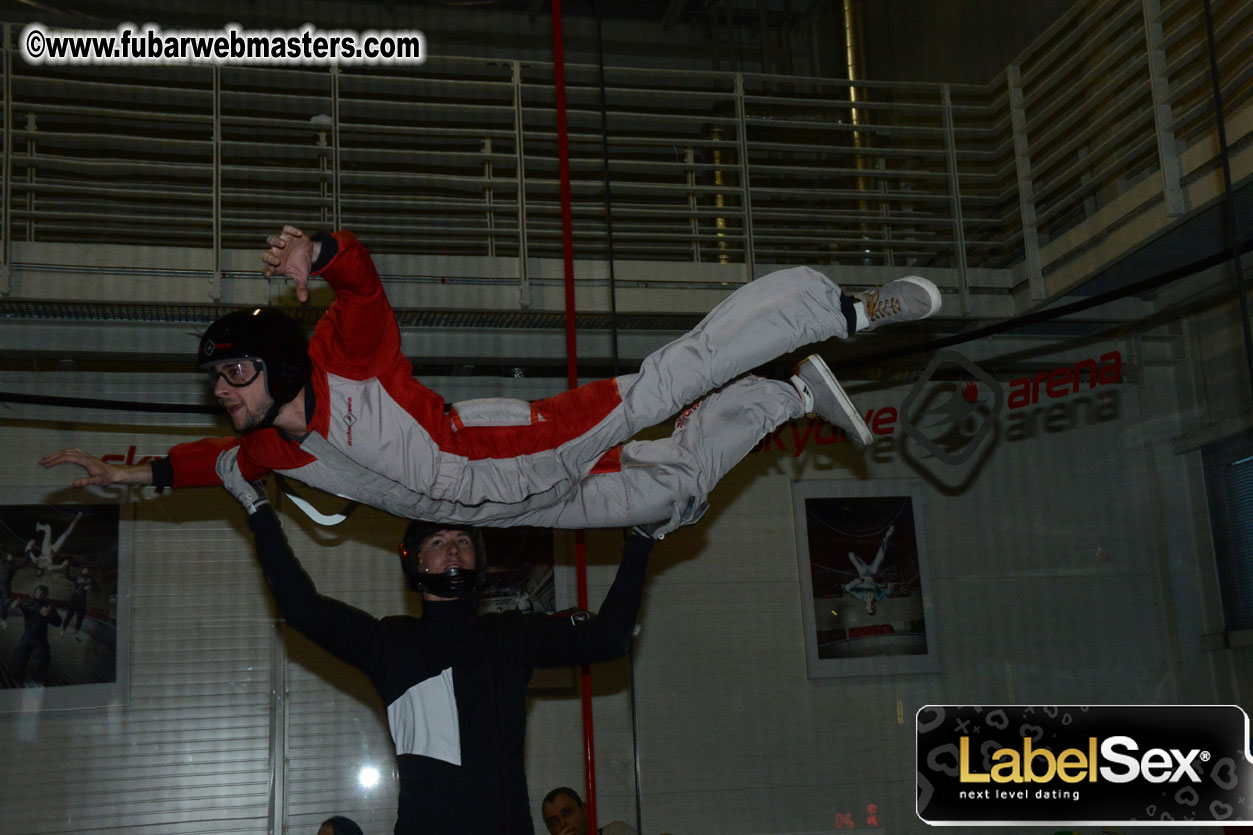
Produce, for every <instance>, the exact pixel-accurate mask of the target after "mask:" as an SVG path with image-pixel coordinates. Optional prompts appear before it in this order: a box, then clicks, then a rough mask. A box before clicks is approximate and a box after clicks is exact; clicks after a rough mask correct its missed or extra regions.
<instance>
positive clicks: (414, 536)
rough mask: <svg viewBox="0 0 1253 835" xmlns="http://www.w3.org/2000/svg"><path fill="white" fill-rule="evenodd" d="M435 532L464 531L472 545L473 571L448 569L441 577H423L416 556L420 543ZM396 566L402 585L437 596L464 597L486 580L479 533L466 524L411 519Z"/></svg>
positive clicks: (485, 560)
mask: <svg viewBox="0 0 1253 835" xmlns="http://www.w3.org/2000/svg"><path fill="white" fill-rule="evenodd" d="M439 531H465V532H466V533H468V534H469V535H470V541H471V542H473V543H474V568H452V569H449V570H448V571H445V572H443V573H442V574H424V573H423V572H422V571H421V569H420V567H419V565H418V557H419V553H420V552H421V550H422V543H423V542H424V541H425V540H426V538H427V537H429V536H430V535H431V534H434V533H437V532H439ZM400 567H401V568H402V569H404V572H405V582H406V583H408V584H409V588H410V589H412V590H413V591H416V592H423V591H426V592H430V593H431V594H434V595H438V596H440V597H464V596H465V595H467V594H469V593H471V592H474V591H478V590H479V589H480V588H482V587H483V584H484V583H485V582H486V581H487V552H486V549H485V548H484V547H483V532H482V531H480V530H479V529H478V528H474V527H470V526H467V525H457V524H448V523H444V522H428V521H426V520H424V519H415V520H413V521H412V522H410V523H409V527H408V528H406V529H405V538H404V540H403V541H402V542H401V543H400Z"/></svg>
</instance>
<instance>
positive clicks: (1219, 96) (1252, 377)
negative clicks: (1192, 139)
mask: <svg viewBox="0 0 1253 835" xmlns="http://www.w3.org/2000/svg"><path fill="white" fill-rule="evenodd" d="M1205 41H1206V43H1207V44H1208V45H1209V72H1210V83H1211V84H1212V85H1213V87H1214V118H1215V120H1216V121H1217V123H1218V156H1219V159H1220V160H1222V168H1223V214H1225V215H1226V216H1227V245H1228V247H1229V252H1230V254H1231V262H1232V266H1233V267H1234V268H1235V271H1236V296H1238V297H1239V301H1240V324H1241V325H1242V326H1243V327H1244V359H1245V362H1246V363H1247V364H1248V367H1249V386H1250V388H1253V333H1250V330H1249V302H1248V299H1247V297H1246V293H1245V289H1244V265H1243V264H1241V263H1240V253H1239V252H1237V251H1236V241H1238V240H1240V225H1239V220H1238V218H1237V217H1236V200H1235V195H1234V194H1233V193H1232V190H1231V155H1230V153H1229V152H1228V149H1227V120H1226V118H1225V117H1224V116H1223V93H1222V87H1221V85H1220V83H1219V78H1218V50H1217V48H1216V47H1215V46H1214V14H1213V11H1212V10H1211V9H1210V0H1205Z"/></svg>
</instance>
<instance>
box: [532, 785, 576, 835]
mask: <svg viewBox="0 0 1253 835" xmlns="http://www.w3.org/2000/svg"><path fill="white" fill-rule="evenodd" d="M540 817H542V818H543V819H544V826H546V827H548V833H549V835H587V810H586V809H585V808H584V807H583V798H581V797H579V794H578V792H576V791H575V790H574V789H572V788H568V787H567V786H559V787H557V788H555V789H553V790H552V791H550V792H549V793H548V794H546V795H544V802H543V803H541V804H540Z"/></svg>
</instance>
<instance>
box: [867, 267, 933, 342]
mask: <svg viewBox="0 0 1253 835" xmlns="http://www.w3.org/2000/svg"><path fill="white" fill-rule="evenodd" d="M856 298H858V299H860V300H861V303H862V306H863V307H864V308H865V311H866V320H867V322H868V324H866V325H862V326H860V327H858V332H859V333H860V332H861V331H872V330H874V329H875V328H878V327H882V326H883V325H894V324H896V323H897V322H914V321H917V320H918V319H926V318H927V317H928V316H930V315H932V314H933V313H935V312H936V311H937V310H939V309H940V305H941V304H942V303H943V302H942V301H941V299H940V288H938V287H936V286H935V284H934V282H931V281H928V280H927V279H925V278H922V277H921V276H916V275H907V276H905V277H904V278H898V279H896V281H889V282H888V283H887V284H884V285H883V286H882V287H879V288H876V289H874V290H868V291H866V292H865V293H858V294H857V295H856Z"/></svg>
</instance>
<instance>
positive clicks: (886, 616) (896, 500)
mask: <svg viewBox="0 0 1253 835" xmlns="http://www.w3.org/2000/svg"><path fill="white" fill-rule="evenodd" d="M792 495H793V499H794V504H795V512H796V542H797V557H798V560H799V562H800V566H799V568H800V579H801V583H800V585H801V609H802V615H803V616H802V622H803V624H804V628H805V659H806V664H807V668H808V672H809V677H810V678H811V679H814V678H832V677H837V676H871V675H894V674H906V673H933V672H938V671H939V669H940V660H939V648H938V646H937V645H936V627H935V611H934V608H933V606H932V596H931V583H930V575H929V573H928V564H927V557H926V548H925V542H926V541H925V538H924V536H923V507H922V490H921V485H920V483H919V482H917V481H915V480H911V479H882V480H876V481H869V482H863V481H852V480H847V479H830V480H823V481H797V482H793V485H792Z"/></svg>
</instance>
